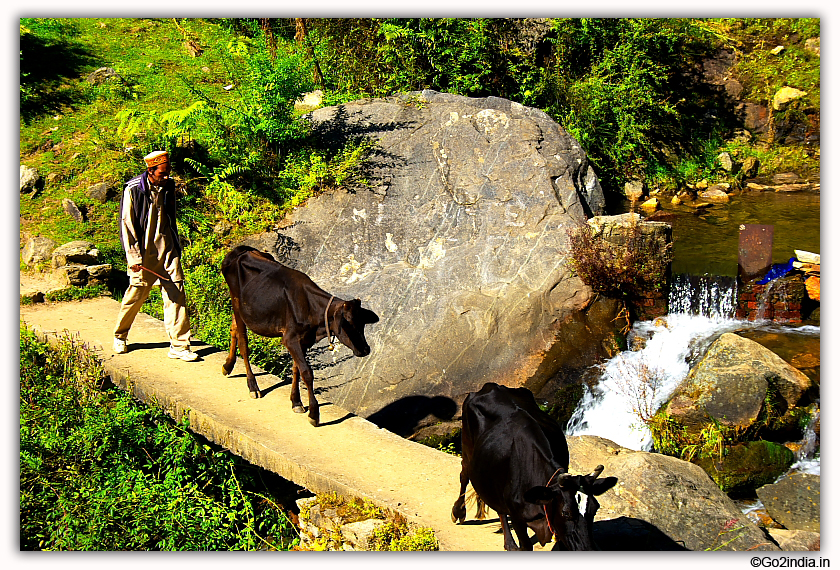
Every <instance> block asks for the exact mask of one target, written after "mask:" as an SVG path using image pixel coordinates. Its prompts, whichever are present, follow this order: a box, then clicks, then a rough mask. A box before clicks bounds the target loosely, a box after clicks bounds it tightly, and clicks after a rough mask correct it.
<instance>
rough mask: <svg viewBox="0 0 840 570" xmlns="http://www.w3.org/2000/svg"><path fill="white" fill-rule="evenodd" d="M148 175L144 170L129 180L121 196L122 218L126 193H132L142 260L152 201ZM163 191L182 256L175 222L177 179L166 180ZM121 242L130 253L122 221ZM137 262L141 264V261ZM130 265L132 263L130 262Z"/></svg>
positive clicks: (166, 212) (174, 237) (177, 251)
mask: <svg viewBox="0 0 840 570" xmlns="http://www.w3.org/2000/svg"><path fill="white" fill-rule="evenodd" d="M148 176H149V174H148V172H146V171H144V172H143V173H142V174H140V175H139V176H135V177H134V178H132V179H131V180H129V181H128V182H127V183H126V187H125V191H124V192H123V194H122V196H121V197H120V218H122V216H123V212H124V206H125V205H124V202H125V198H126V194H129V193H130V195H131V210H132V211H131V223H132V224H133V228H134V235H135V236H137V246H138V247H139V249H140V258H141V260H142V258H143V255H144V254H145V249H146V240H145V237H146V227H147V226H148V225H149V209H150V207H151V203H152V200H151V196H150V192H149V181H148ZM161 192H162V194H163V210H164V213H165V214H166V216H167V217H168V218H169V229H170V231H171V232H172V238H173V242H174V247H175V255H177V256H179V257H180V255H181V240H180V238H179V237H178V226H177V224H176V222H175V213H176V212H175V181H174V180H172V179H171V178H169V179H168V180H167V181H166V182H164V184H163V188H162V189H161ZM120 243H122V246H123V249H124V250H125V251H126V253H128V252H129V251H130V247H129V244H127V243H126V236H125V232H124V231H123V230H122V222H121V226H120ZM137 263H138V264H139V263H141V261H138V262H137ZM130 265H132V264H131V263H129V266H130Z"/></svg>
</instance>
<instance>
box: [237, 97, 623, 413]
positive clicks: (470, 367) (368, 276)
mask: <svg viewBox="0 0 840 570" xmlns="http://www.w3.org/2000/svg"><path fill="white" fill-rule="evenodd" d="M311 118H312V122H313V124H314V125H315V130H316V133H317V135H318V137H319V138H320V140H322V141H326V142H330V143H331V144H333V145H336V146H337V147H340V146H341V145H342V144H343V143H344V142H345V141H348V140H352V139H354V138H355V137H358V136H361V135H365V136H369V137H372V138H373V139H375V140H376V142H377V145H378V146H377V149H376V151H375V152H374V155H373V156H372V160H371V168H370V171H369V172H367V173H366V178H367V179H368V181H369V185H368V186H366V187H360V188H355V189H351V191H349V192H348V191H344V190H340V191H328V192H325V193H323V194H321V195H319V196H316V197H314V198H312V199H310V200H309V202H308V203H307V206H306V208H300V209H298V210H297V211H295V212H293V213H292V214H291V215H290V216H289V217H288V218H287V220H286V223H285V227H284V228H282V229H279V230H278V231H276V232H269V233H267V234H262V235H259V236H253V237H252V238H249V239H248V240H246V241H245V243H247V244H249V245H252V246H254V247H257V248H258V249H263V250H265V251H268V252H269V253H271V254H272V255H274V256H275V258H277V259H278V260H279V261H281V262H282V263H284V264H286V265H289V266H291V267H293V268H295V269H298V270H300V271H303V272H305V273H307V274H308V275H309V276H310V277H311V278H312V279H313V280H314V281H315V282H316V283H318V284H319V285H320V286H321V287H323V288H324V289H325V290H327V291H329V292H330V293H331V294H333V293H334V294H335V295H336V296H338V297H341V298H345V299H347V298H352V297H358V298H360V299H362V302H363V304H364V306H366V307H369V308H371V309H372V310H373V311H375V312H376V313H377V314H378V315H379V316H380V319H381V320H380V322H379V323H378V324H376V325H373V326H371V327H368V331H369V332H368V333H367V338H368V341H369V342H370V344H371V347H372V349H373V352H372V354H371V355H370V356H368V357H366V358H363V359H359V358H352V357H351V356H350V355H349V351H346V349H342V351H343V352H341V353H340V356H339V357H338V358H336V360H335V361H333V360H332V358H331V357H326V355H324V354H321V356H318V354H319V351H318V347H316V349H315V350H313V351H311V352H310V359H312V357H313V356H314V359H315V360H317V364H316V366H315V368H316V386H317V387H318V389H319V390H324V391H326V392H327V397H328V399H330V400H331V401H333V402H336V403H338V404H339V405H341V406H342V407H345V408H347V409H350V410H352V411H354V412H355V413H357V414H360V415H363V416H366V417H369V416H371V415H372V414H373V413H375V412H377V411H382V410H383V408H384V407H386V406H389V405H395V406H397V408H399V406H400V404H399V401H400V400H405V401H406V402H408V401H409V399H411V400H410V402H411V404H412V405H416V404H417V401H418V400H417V399H418V398H420V399H422V398H430V399H431V398H434V397H444V398H449V399H450V400H451V401H454V399H456V398H457V397H458V395H461V394H465V393H466V392H469V391H473V390H476V389H478V388H480V387H481V386H482V385H483V384H484V382H486V381H491V380H492V381H496V382H500V383H503V384H507V385H513V386H521V385H527V386H528V387H529V388H531V389H532V390H533V391H534V392H538V391H539V390H540V388H541V387H542V386H543V385H544V384H545V383H546V382H547V381H548V380H549V379H550V378H551V377H552V376H553V375H555V374H556V373H557V371H558V370H560V369H561V368H562V367H563V366H565V365H567V364H568V363H567V362H564V361H562V359H561V358H557V357H556V355H557V354H559V353H562V352H563V351H562V350H560V349H558V346H557V345H558V343H562V342H564V341H563V340H558V339H561V338H562V337H563V334H562V332H563V327H564V326H565V325H566V323H569V322H572V321H574V320H575V319H578V320H581V315H585V314H586V311H587V309H588V308H589V307H590V306H591V305H592V303H593V299H594V295H593V293H592V292H591V290H589V288H588V287H586V286H585V285H584V284H583V283H582V282H581V281H580V280H579V279H578V278H577V277H575V276H574V275H573V274H572V273H571V271H570V269H569V268H568V266H567V264H566V259H567V256H568V235H567V230H568V229H569V228H571V227H573V226H575V225H576V224H580V223H583V222H584V221H585V220H586V219H587V217H589V216H591V215H593V214H600V213H601V212H602V210H603V207H604V198H603V194H602V191H601V187H600V184H599V182H598V179H597V178H596V176H595V174H594V172H593V169H592V167H591V165H590V163H589V161H588V160H587V157H586V155H585V154H584V153H583V151H582V150H581V148H580V146H579V145H578V143H577V142H576V141H575V140H574V139H573V138H572V137H571V136H569V135H568V134H567V133H566V132H565V131H564V130H563V129H562V128H561V127H560V126H559V125H557V124H556V123H555V122H554V121H552V120H551V119H550V118H549V116H548V115H546V114H545V113H543V112H541V111H539V110H536V109H530V108H527V107H524V106H522V105H519V104H516V103H512V102H510V101H507V100H504V99H499V98H495V97H488V98H486V99H470V98H466V97H460V96H455V95H449V94H443V93H437V92H434V91H423V92H421V93H414V94H408V95H405V96H401V97H394V98H388V99H375V100H364V101H359V102H354V103H348V104H345V105H340V106H338V107H328V108H323V109H318V110H316V111H314V112H313V113H312V114H311ZM613 317H614V315H609V316H607V317H606V318H605V319H604V322H605V323H609V319H611V318H613ZM584 320H585V318H584ZM595 325H596V324H593V323H589V324H588V325H587V326H588V327H589V328H590V329H595V328H597V326H595ZM445 408H446V409H447V410H454V407H453V406H445ZM393 409H394V408H391V410H393ZM447 413H452V412H451V411H448V412H447ZM444 419H448V418H444Z"/></svg>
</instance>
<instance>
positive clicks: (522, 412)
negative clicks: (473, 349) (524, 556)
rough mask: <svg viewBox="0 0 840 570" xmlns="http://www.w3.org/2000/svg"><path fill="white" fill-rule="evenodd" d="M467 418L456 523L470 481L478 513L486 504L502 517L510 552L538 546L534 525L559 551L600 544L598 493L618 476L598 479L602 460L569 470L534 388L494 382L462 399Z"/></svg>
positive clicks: (559, 437) (558, 432) (559, 434)
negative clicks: (595, 527)
mask: <svg viewBox="0 0 840 570" xmlns="http://www.w3.org/2000/svg"><path fill="white" fill-rule="evenodd" d="M461 421H462V429H461V494H460V495H459V496H458V499H457V500H456V501H455V504H454V505H453V506H452V521H453V522H464V520H465V519H466V516H467V510H466V504H465V497H464V493H465V492H466V490H467V483H470V482H471V483H472V486H473V489H474V490H475V492H476V495H477V496H478V497H477V498H478V512H477V513H476V517H477V518H483V515H484V504H485V503H486V504H487V506H489V507H490V508H492V509H493V510H494V511H496V512H497V513H498V514H499V519H500V521H501V523H502V530H503V532H504V539H505V550H533V546H532V544H531V540H530V539H529V537H528V528H530V529H532V530H533V531H534V532H535V533H536V538H537V540H538V541H539V542H540V544H542V545H545V544H546V543H547V542H548V541H550V540H551V537H552V535H553V536H554V538H555V540H556V545H555V549H562V548H565V549H568V550H594V549H595V543H594V540H593V538H592V522H593V519H594V518H595V513H596V512H597V511H598V507H599V506H600V505H599V504H598V500H597V499H595V495H600V494H602V493H604V492H605V491H607V490H608V489H610V488H612V487H613V486H614V485H615V484H616V482H617V479H616V478H615V477H605V478H603V479H598V476H599V475H600V474H601V471H603V469H604V467H603V466H602V465H599V466H597V467H596V468H595V469H594V471H593V472H592V473H590V474H589V475H574V476H573V475H570V474H569V473H568V469H569V448H568V446H567V444H566V437H565V435H564V434H563V430H562V429H561V428H560V426H559V425H558V424H557V422H555V421H554V420H553V419H552V418H551V417H550V416H549V415H548V414H546V413H545V412H543V411H542V410H540V409H539V407H538V406H537V402H536V400H534V395H533V394H532V393H531V391H530V390H528V389H527V388H507V387H505V386H500V385H498V384H493V383H492V382H488V383H487V384H485V385H484V387H482V388H481V390H479V391H478V392H473V393H471V394H469V395H468V396H467V398H466V400H464V406H463V412H462V419H461ZM508 517H510V523H508ZM511 526H513V530H514V531H516V535H517V537H518V538H519V547H517V545H516V542H515V541H514V539H513V535H512V534H511V531H510V527H511Z"/></svg>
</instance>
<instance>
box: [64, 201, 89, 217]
mask: <svg viewBox="0 0 840 570" xmlns="http://www.w3.org/2000/svg"><path fill="white" fill-rule="evenodd" d="M61 207H62V208H64V211H65V212H67V215H69V216H70V217H71V218H73V219H74V220H76V221H77V222H84V221H85V215H84V214H83V213H82V211H81V210H80V209H79V207H78V206H77V205H76V203H75V202H74V201H73V200H71V199H70V198H62V200H61Z"/></svg>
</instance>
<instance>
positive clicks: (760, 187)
mask: <svg viewBox="0 0 840 570" xmlns="http://www.w3.org/2000/svg"><path fill="white" fill-rule="evenodd" d="M747 190H752V191H753V192H764V191H765V190H767V186H765V185H764V184H756V183H755V182H747Z"/></svg>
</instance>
